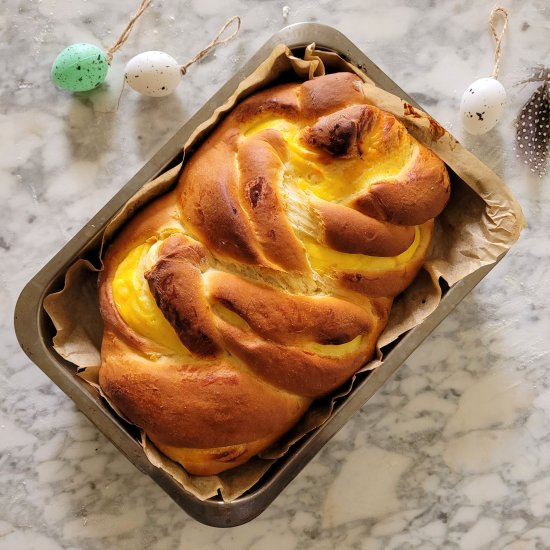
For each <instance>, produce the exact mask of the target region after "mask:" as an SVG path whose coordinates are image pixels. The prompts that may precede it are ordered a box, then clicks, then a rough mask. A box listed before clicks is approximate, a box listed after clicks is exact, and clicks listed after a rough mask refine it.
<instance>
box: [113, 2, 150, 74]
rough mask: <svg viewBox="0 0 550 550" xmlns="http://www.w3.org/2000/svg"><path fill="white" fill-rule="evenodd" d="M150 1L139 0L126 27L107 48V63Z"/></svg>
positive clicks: (128, 34)
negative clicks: (136, 8)
mask: <svg viewBox="0 0 550 550" xmlns="http://www.w3.org/2000/svg"><path fill="white" fill-rule="evenodd" d="M150 3H151V0H141V4H140V5H139V8H138V10H137V11H136V13H134V15H132V17H131V19H130V21H128V24H127V25H126V28H125V29H124V30H123V31H122V33H121V34H120V36H119V37H118V39H117V41H116V42H115V43H114V44H113V45H112V46H111V47H110V48H109V49H108V50H107V63H109V65H110V64H111V61H112V60H113V54H114V53H115V52H116V51H117V50H118V49H119V48H120V47H121V46H122V44H124V42H126V40H128V37H129V36H130V33H131V32H132V28H133V26H134V24H135V22H136V21H137V20H138V18H139V17H140V16H141V14H142V13H143V12H144V11H145V10H146V9H147V8H148V7H149V4H150Z"/></svg>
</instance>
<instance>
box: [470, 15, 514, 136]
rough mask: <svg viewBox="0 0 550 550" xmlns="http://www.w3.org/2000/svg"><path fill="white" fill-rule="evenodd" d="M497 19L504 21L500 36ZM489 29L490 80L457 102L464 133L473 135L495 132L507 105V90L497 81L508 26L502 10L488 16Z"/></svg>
mask: <svg viewBox="0 0 550 550" xmlns="http://www.w3.org/2000/svg"><path fill="white" fill-rule="evenodd" d="M498 15H502V16H503V17H504V25H503V27H502V31H501V33H500V35H498V36H497V33H496V30H495V19H496V17H497V16H498ZM490 26H491V32H492V34H493V38H494V39H495V42H496V49H495V64H494V68H493V74H492V76H490V77H486V78H480V79H478V80H476V81H475V82H472V84H470V86H468V88H466V91H465V92H464V94H463V95H462V101H461V102H460V117H461V119H462V125H463V127H464V129H465V130H466V131H467V132H468V133H470V134H474V135H481V134H485V133H486V132H488V131H489V130H491V129H492V128H494V127H495V126H496V125H497V123H498V121H499V120H500V117H501V116H502V111H503V109H504V105H505V103H506V90H505V89H504V86H503V85H502V84H501V83H500V82H499V81H498V80H497V77H498V71H499V65H500V47H501V42H502V37H503V36H504V32H505V31H506V27H507V26H508V13H507V11H506V10H505V9H504V8H494V9H493V11H492V12H491V17H490Z"/></svg>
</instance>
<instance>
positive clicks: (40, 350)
mask: <svg viewBox="0 0 550 550" xmlns="http://www.w3.org/2000/svg"><path fill="white" fill-rule="evenodd" d="M311 42H315V43H316V45H317V47H318V48H322V49H326V50H332V51H335V52H337V53H339V54H340V55H341V56H342V57H344V58H345V59H347V60H348V61H350V62H351V63H352V64H354V65H356V66H357V67H359V68H360V69H362V70H363V71H364V72H365V73H366V74H367V75H368V76H369V77H370V78H371V79H372V80H373V81H374V82H375V83H376V84H377V85H378V86H379V87H381V88H384V89H385V90H387V91H389V92H391V93H393V94H395V95H397V96H400V97H401V98H403V99H405V100H406V101H408V102H409V103H411V104H412V105H414V106H416V107H419V108H420V106H419V105H418V104H417V103H416V102H415V101H414V100H413V99H412V98H411V97H409V96H408V95H407V94H406V93H405V92H403V90H401V89H400V88H399V87H398V86H397V85H396V84H395V83H394V82H393V81H392V80H391V79H390V78H389V77H388V76H386V75H385V74H384V73H383V72H382V71H381V70H380V69H379V68H378V67H377V66H376V65H375V64H374V63H373V62H372V61H371V60H370V59H369V58H368V57H367V56H366V55H365V54H364V53H362V52H361V51H360V50H359V49H358V48H357V47H356V46H354V45H353V44H352V43H351V42H350V41H349V40H348V39H347V38H346V37H345V36H344V35H342V34H341V33H340V32H338V31H337V30H335V29H333V28H331V27H328V26H325V25H320V24H317V23H298V24H295V25H291V26H289V27H286V28H284V29H282V30H281V31H279V32H278V33H276V34H275V35H273V36H272V37H271V38H270V39H269V40H268V41H267V42H266V44H264V46H263V47H262V48H260V50H259V51H258V52H257V53H256V54H255V55H254V56H253V57H252V58H251V59H250V61H249V62H248V63H247V64H246V65H245V66H244V67H243V68H242V69H240V70H239V71H237V73H236V74H235V76H234V77H233V78H232V79H231V80H230V81H229V82H227V84H226V85H225V86H224V87H223V88H222V89H221V90H219V91H218V92H217V93H216V94H215V95H214V96H213V97H212V98H211V99H210V100H209V101H208V102H207V103H206V104H205V106H204V107H203V108H202V109H200V111H198V112H197V113H196V114H195V115H194V116H193V117H192V118H191V119H190V120H189V121H188V122H187V123H186V124H185V125H184V126H183V127H182V128H181V129H180V130H179V131H178V132H177V133H176V135H175V136H174V137H173V138H172V139H171V140H170V141H169V142H168V143H167V144H166V145H164V147H162V148H161V149H160V151H159V152H158V153H157V154H156V155H155V156H154V157H153V158H152V159H151V160H150V161H149V162H148V163H147V164H146V165H145V166H144V167H143V168H142V169H141V170H140V171H139V172H138V173H137V174H136V175H135V176H134V177H133V178H132V179H131V180H130V181H129V182H128V183H127V184H126V185H125V186H124V187H123V188H122V189H121V191H120V192H119V193H117V194H116V195H115V196H114V197H113V199H112V200H110V201H109V203H108V204H107V205H106V206H105V207H104V208H103V209H102V210H100V211H99V212H98V214H97V215H96V216H94V218H93V219H92V220H90V222H89V223H88V224H87V225H86V226H85V227H84V228H83V229H82V230H81V231H80V232H79V233H78V234H77V235H76V236H75V237H74V238H73V239H72V240H71V241H70V242H69V243H68V244H67V245H66V246H65V247H64V248H63V249H62V250H61V251H60V252H59V253H58V254H57V255H56V256H55V257H54V258H53V259H52V260H51V261H50V262H49V263H48V264H47V265H46V266H45V267H44V268H43V269H42V270H41V271H40V272H39V273H38V274H37V275H36V276H35V277H34V278H33V279H32V280H31V281H30V282H29V283H28V284H27V286H26V287H25V288H24V290H23V292H22V293H21V295H20V297H19V300H18V302H17V306H16V309H15V329H16V333H17V338H18V340H19V343H20V345H21V347H22V348H23V350H24V351H25V353H26V354H27V355H28V356H29V358H30V359H31V360H32V361H33V362H34V363H36V364H37V365H38V366H39V367H40V368H41V369H42V370H43V371H44V372H45V373H46V374H47V375H48V376H49V377H50V378H51V379H52V380H53V382H54V383H55V384H57V385H58V386H59V387H60V388H61V389H62V390H63V391H64V392H65V393H66V394H67V395H68V396H69V397H71V398H72V399H73V401H74V402H75V403H76V405H77V406H78V407H79V409H80V410H81V411H82V412H83V413H84V414H85V415H86V416H87V417H88V418H89V419H90V420H91V421H92V422H93V423H94V424H95V425H96V426H97V427H98V428H99V430H101V431H102V432H103V433H104V434H105V435H106V436H107V437H108V438H109V439H110V440H111V441H112V443H113V444H114V445H115V446H116V447H117V448H118V449H119V450H120V451H121V452H122V453H123V454H124V455H126V457H127V458H128V459H129V460H130V461H131V462H132V463H133V464H134V465H135V466H136V467H137V468H138V469H139V470H141V471H142V472H144V473H146V474H147V475H149V476H150V477H151V478H153V479H154V480H155V481H156V482H157V483H158V484H159V485H160V486H161V487H162V488H163V489H164V490H165V491H166V492H167V493H168V494H169V495H170V496H171V497H172V498H173V499H174V500H175V501H176V502H177V503H178V504H179V505H180V506H181V507H182V508H183V509H184V510H185V511H186V512H187V513H188V514H189V515H190V516H192V517H193V518H195V519H196V520H198V521H200V522H202V523H204V524H207V525H211V526H216V527H233V526H237V525H240V524H243V523H246V522H247V521H250V520H252V519H253V518H254V517H256V516H258V515H259V514H260V513H262V512H263V511H264V510H265V509H266V508H267V507H268V506H269V504H270V503H271V502H272V501H273V500H274V499H275V498H276V497H277V496H278V495H279V493H281V491H282V490H283V489H284V488H285V487H286V486H287V485H288V484H289V483H290V482H291V481H292V480H293V479H294V477H296V476H297V475H298V473H299V472H300V471H301V470H302V468H304V466H306V464H307V463H308V462H309V461H310V460H311V459H312V458H313V457H314V456H315V454H316V453H317V452H318V451H319V450H320V449H321V448H322V447H323V446H324V445H325V444H326V443H327V441H329V440H330V439H331V437H332V436H334V434H335V433H336V432H337V431H338V430H339V429H340V428H341V427H342V426H343V425H344V424H345V423H346V422H347V420H348V419H349V418H350V417H351V416H352V415H353V414H355V413H356V412H357V411H358V410H359V409H360V408H361V406H362V405H364V404H365V403H366V402H367V400H368V399H370V397H372V396H373V395H374V394H375V393H376V391H377V390H378V389H379V388H380V387H381V386H382V385H383V384H384V382H385V381H386V380H387V379H388V378H389V377H390V376H391V375H392V374H393V373H394V372H395V371H396V370H397V369H398V368H399V366H400V365H402V364H403V362H404V361H405V360H406V359H407V357H408V356H409V355H410V354H411V353H412V352H413V351H414V349H415V348H416V347H417V346H418V345H420V343H421V342H422V341H423V340H424V339H425V338H426V337H427V336H428V335H429V334H430V333H431V332H432V331H433V330H434V328H435V327H436V326H437V325H438V324H439V323H440V322H441V321H442V320H443V319H444V318H445V317H446V316H447V315H448V314H449V312H450V311H451V310H452V309H453V308H454V307H455V306H456V305H457V304H458V303H459V302H460V301H461V300H462V299H463V298H464V296H466V294H468V292H470V291H471V290H472V289H473V288H474V286H475V285H476V284H477V283H478V282H479V281H481V279H482V278H483V277H484V276H485V275H486V274H487V273H488V272H489V271H490V270H491V269H492V267H494V264H493V265H489V266H486V267H484V268H482V269H479V270H478V271H476V272H475V273H473V274H472V275H470V276H468V277H467V278H465V279H463V280H461V281H460V282H458V283H457V284H456V285H454V286H453V287H451V288H450V289H447V290H446V291H445V293H444V296H443V299H442V300H441V303H440V304H439V306H438V307H437V309H436V310H435V311H434V312H433V313H432V314H431V315H430V316H429V317H428V318H427V319H426V320H425V321H424V322H423V323H422V324H420V325H419V326H417V327H415V328H414V329H412V330H411V331H409V332H408V333H407V334H406V335H404V336H403V337H401V338H400V339H399V340H398V342H397V343H396V344H395V345H393V346H392V348H391V350H389V351H388V352H387V355H386V357H385V360H384V362H383V364H382V365H381V366H380V367H379V368H377V369H376V370H374V371H372V372H370V373H368V374H363V375H360V377H359V378H358V380H357V383H356V385H355V387H354V389H353V390H352V391H351V393H350V394H348V395H347V396H346V397H345V398H343V399H342V400H340V401H339V402H338V403H337V404H336V407H335V409H334V413H333V415H332V416H331V418H330V419H329V420H328V421H327V422H326V423H325V424H324V425H323V426H321V427H320V428H317V429H316V430H314V431H313V432H311V433H309V434H308V435H306V436H305V437H304V438H303V439H301V440H300V441H299V442H298V443H296V444H295V445H294V446H293V447H292V448H291V449H290V451H289V452H288V453H287V454H286V455H285V456H284V457H282V458H281V459H279V460H277V461H276V462H275V463H274V464H273V466H272V467H271V468H270V469H269V470H268V472H267V473H266V474H265V475H264V477H263V478H262V479H261V480H260V481H259V482H258V483H257V484H256V485H255V486H254V487H252V489H250V490H249V491H248V492H247V493H245V494H244V495H243V496H241V497H239V498H238V499H236V500H235V501H233V502H230V503H227V502H223V501H222V500H221V498H213V499H210V500H206V501H200V500H199V499H197V498H196V497H194V496H193V495H191V494H190V493H189V492H187V491H186V490H184V489H183V488H182V486H181V485H179V484H178V483H177V482H176V481H175V480H174V479H173V478H172V477H171V476H170V475H169V474H168V473H167V472H165V471H163V470H161V469H158V468H156V467H155V466H153V465H152V464H151V463H150V462H149V460H148V459H147V458H146V456H145V454H144V453H143V450H142V448H141V446H140V444H139V443H138V438H137V435H138V434H137V430H136V429H134V428H133V427H131V426H129V425H127V424H125V423H124V422H123V421H122V420H121V419H120V418H119V417H118V416H116V415H114V414H113V413H112V412H111V410H110V408H109V407H108V405H107V404H106V403H105V402H104V401H103V400H102V399H101V398H100V397H99V396H98V395H97V392H96V391H95V390H94V389H93V388H92V387H91V386H89V385H88V384H87V383H86V382H84V381H83V380H81V379H80V378H79V377H77V376H76V375H75V368H74V365H72V364H70V363H68V362H67V361H65V360H64V359H62V358H61V357H60V356H59V355H57V353H56V352H55V350H54V349H53V344H52V338H53V335H54V328H53V325H52V323H51V321H50V319H49V317H48V316H47V314H46V313H45V311H44V308H43V305H42V303H43V300H44V298H45V297H46V296H47V295H48V294H50V293H52V292H55V291H57V290H59V289H61V288H62V286H63V281H64V276H65V272H66V270H67V269H68V267H69V266H70V265H71V264H72V263H74V261H75V260H76V259H78V258H81V257H86V256H88V255H89V254H90V253H92V252H94V251H97V250H98V247H99V244H100V240H101V236H102V234H103V231H104V229H105V226H106V225H107V223H108V222H109V220H110V219H111V218H112V217H113V216H114V214H115V213H116V212H117V211H118V210H119V209H120V208H121V207H122V206H123V205H124V204H125V203H126V202H127V201H128V200H129V199H130V197H132V195H134V193H135V192H136V191H137V190H138V189H140V188H141V187H142V186H143V184H145V183H146V182H147V181H149V180H151V179H152V178H154V177H156V176H157V175H159V174H161V173H162V172H164V171H165V170H166V169H167V168H168V167H169V166H170V165H171V164H175V163H176V162H177V161H179V158H180V157H181V148H182V145H183V144H184V143H185V142H186V140H187V138H188V136H189V135H190V134H191V133H192V132H193V130H194V129H195V128H196V127H197V126H199V124H201V123H202V122H204V121H206V120H207V119H208V118H210V116H211V114H212V113H213V111H214V110H215V109H216V108H217V107H218V106H219V105H221V104H223V103H224V102H225V101H226V100H227V99H228V98H229V97H230V96H231V95H232V93H233V92H234V90H235V89H236V88H237V86H238V84H239V83H240V82H241V81H242V80H243V79H244V78H245V77H246V76H248V75H249V74H250V73H252V72H253V71H254V70H255V69H256V68H257V66H258V65H259V64H260V63H261V62H262V61H264V60H265V59H266V58H267V57H268V55H269V54H270V53H271V51H272V50H273V48H274V47H275V46H276V45H277V44H280V43H284V44H286V45H287V46H288V47H289V48H291V49H293V50H299V49H300V48H304V47H305V46H307V45H308V44H310V43H311Z"/></svg>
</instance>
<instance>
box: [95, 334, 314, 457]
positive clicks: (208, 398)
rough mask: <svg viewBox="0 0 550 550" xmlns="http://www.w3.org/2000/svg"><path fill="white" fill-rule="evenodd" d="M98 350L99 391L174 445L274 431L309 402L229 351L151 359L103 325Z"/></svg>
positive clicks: (228, 441)
mask: <svg viewBox="0 0 550 550" xmlns="http://www.w3.org/2000/svg"><path fill="white" fill-rule="evenodd" d="M102 355H103V363H102V366H101V370H100V384H101V387H102V388H103V391H104V392H105V393H106V395H108V396H109V398H110V399H112V400H113V402H114V403H116V404H117V406H120V409H121V410H122V411H123V412H124V413H125V414H126V415H128V418H130V419H131V420H132V422H134V423H136V424H137V425H138V426H140V427H141V428H142V429H144V430H145V432H146V433H149V434H153V437H155V439H157V440H158V441H160V442H162V443H164V444H165V445H170V446H173V447H192V448H199V449H208V448H214V447H224V446H230V445H234V444H235V442H236V441H237V442H238V443H239V444H244V443H249V442H254V441H255V440H257V439H263V438H266V437H269V436H271V434H273V433H278V434H279V436H280V435H282V434H283V433H284V432H285V431H287V430H288V429H289V428H290V427H291V426H292V425H293V424H295V423H296V422H297V420H298V419H299V418H300V417H301V416H302V414H303V413H304V412H305V410H306V409H307V407H308V406H309V403H310V400H308V399H306V398H303V397H300V396H297V395H293V394H290V393H287V392H284V391H282V390H280V389H278V388H274V387H273V386H271V385H269V384H266V383H265V382H263V381H262V380H260V379H259V378H257V377H256V376H254V375H253V374H252V373H251V372H250V371H249V369H248V368H246V367H244V366H243V365H242V364H240V363H239V362H237V361H236V360H235V359H230V358H224V359H223V360H216V361H197V360H195V359H194V358H193V357H190V358H187V360H185V359H183V358H180V359H175V358H173V359H165V360H163V359H158V360H157V361H154V362H151V361H150V360H149V359H147V358H146V357H143V356H141V355H138V354H136V353H135V351H134V350H133V349H132V347H130V346H128V345H127V344H126V343H125V342H124V341H122V340H121V339H119V338H118V337H117V335H115V334H114V333H112V332H111V331H110V330H106V331H105V335H104V338H103V345H102ZM228 394H229V396H230V398H229V399H228V397H229V396H228ZM274 411H277V414H274Z"/></svg>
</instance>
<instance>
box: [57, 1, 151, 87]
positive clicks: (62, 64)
mask: <svg viewBox="0 0 550 550" xmlns="http://www.w3.org/2000/svg"><path fill="white" fill-rule="evenodd" d="M150 3H151V0H142V2H141V4H140V6H139V8H138V10H137V11H136V13H135V14H134V15H133V16H132V18H131V19H130V21H129V22H128V24H127V25H126V28H125V29H124V30H123V31H122V34H121V35H120V36H119V37H118V39H117V41H116V42H115V43H114V44H113V45H112V46H111V47H110V48H109V49H108V50H106V51H104V50H103V49H101V48H100V47H98V46H95V45H94V44H86V43H79V44H72V45H71V46H68V47H66V48H65V49H63V50H62V51H61V52H60V53H59V55H58V56H57V57H56V58H55V61H54V62H53V65H52V70H51V78H52V81H53V83H54V84H55V85H56V86H57V87H58V88H59V89H61V90H65V91H67V92H89V91H90V90H93V89H95V88H97V87H98V86H99V85H101V84H102V83H103V82H105V79H106V78H107V73H108V71H109V66H110V65H111V62H112V60H113V54H114V53H115V52H116V51H117V50H118V49H119V48H120V47H121V46H122V44H124V42H126V40H127V38H128V36H129V35H130V32H131V30H132V27H133V26H134V23H135V22H136V20H137V19H138V18H139V17H140V16H141V14H142V13H143V12H144V11H145V10H146V9H147V7H148V6H149V4H150Z"/></svg>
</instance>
